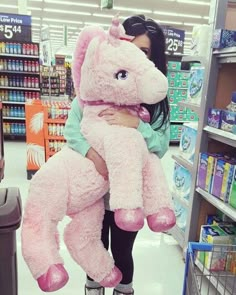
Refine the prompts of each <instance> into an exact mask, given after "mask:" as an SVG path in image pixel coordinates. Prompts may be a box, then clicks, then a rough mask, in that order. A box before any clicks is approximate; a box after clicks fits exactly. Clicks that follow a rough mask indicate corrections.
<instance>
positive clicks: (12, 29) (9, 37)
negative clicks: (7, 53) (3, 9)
mask: <svg viewBox="0 0 236 295" xmlns="http://www.w3.org/2000/svg"><path fill="white" fill-rule="evenodd" d="M0 40H4V41H21V42H31V16H29V15H18V14H9V13H7V14H5V13H4V14H3V13H0Z"/></svg>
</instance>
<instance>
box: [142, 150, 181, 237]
mask: <svg viewBox="0 0 236 295" xmlns="http://www.w3.org/2000/svg"><path fill="white" fill-rule="evenodd" d="M143 175H144V185H143V200H144V210H145V215H146V216H147V222H148V226H149V227H150V229H151V230H153V231H154V232H162V231H167V230H169V229H170V228H172V227H173V226H174V225H175V223H176V218H175V214H174V211H173V209H172V202H171V195H170V192H169V189H168V184H167V181H166V178H165V175H164V171H163V169H162V165H161V160H160V159H159V158H158V157H157V156H156V155H154V154H149V156H148V160H147V162H146V165H145V167H144V170H143Z"/></svg>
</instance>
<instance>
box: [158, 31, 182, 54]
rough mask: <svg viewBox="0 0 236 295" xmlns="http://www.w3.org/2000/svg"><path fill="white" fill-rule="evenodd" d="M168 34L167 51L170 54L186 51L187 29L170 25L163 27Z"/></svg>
mask: <svg viewBox="0 0 236 295" xmlns="http://www.w3.org/2000/svg"><path fill="white" fill-rule="evenodd" d="M163 31H164V34H165V36H166V51H167V52H168V53H170V54H173V53H183V52H184V37H185V31H183V30H179V29H174V28H170V27H165V28H163Z"/></svg>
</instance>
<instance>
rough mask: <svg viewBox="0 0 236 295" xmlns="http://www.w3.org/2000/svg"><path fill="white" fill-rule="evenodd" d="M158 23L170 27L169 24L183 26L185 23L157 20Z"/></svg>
mask: <svg viewBox="0 0 236 295" xmlns="http://www.w3.org/2000/svg"><path fill="white" fill-rule="evenodd" d="M155 21H156V22H157V23H161V24H162V23H163V24H166V25H168V24H173V25H183V23H182V22H175V21H172V20H166V21H165V20H155Z"/></svg>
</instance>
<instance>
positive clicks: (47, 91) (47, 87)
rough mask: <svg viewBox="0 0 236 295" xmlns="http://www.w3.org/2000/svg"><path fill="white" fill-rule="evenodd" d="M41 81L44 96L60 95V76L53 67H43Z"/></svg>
mask: <svg viewBox="0 0 236 295" xmlns="http://www.w3.org/2000/svg"><path fill="white" fill-rule="evenodd" d="M40 82H41V95H42V96H59V95H60V76H59V73H57V72H55V71H54V70H53V69H51V67H43V68H42V70H41V76H40Z"/></svg>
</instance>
